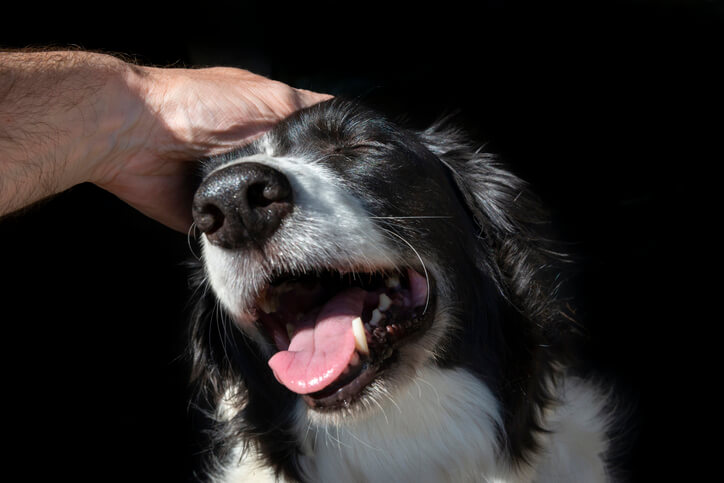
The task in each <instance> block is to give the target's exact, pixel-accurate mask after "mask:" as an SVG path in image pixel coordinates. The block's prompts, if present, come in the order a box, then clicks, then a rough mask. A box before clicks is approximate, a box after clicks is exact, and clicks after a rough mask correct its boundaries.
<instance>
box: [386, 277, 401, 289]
mask: <svg viewBox="0 0 724 483" xmlns="http://www.w3.org/2000/svg"><path fill="white" fill-rule="evenodd" d="M385 285H387V288H399V287H400V279H399V278H397V277H396V276H394V275H392V276H390V277H388V278H387V280H385Z"/></svg>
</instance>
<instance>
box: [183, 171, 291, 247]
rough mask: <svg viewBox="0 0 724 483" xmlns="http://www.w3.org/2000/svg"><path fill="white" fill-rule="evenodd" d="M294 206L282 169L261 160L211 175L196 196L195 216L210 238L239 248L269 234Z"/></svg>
mask: <svg viewBox="0 0 724 483" xmlns="http://www.w3.org/2000/svg"><path fill="white" fill-rule="evenodd" d="M292 208H293V202H292V188H291V185H290V184H289V180H288V179H287V178H286V176H284V174H283V173H281V172H279V171H277V170H276V169H274V168H271V167H269V166H266V165H263V164H259V163H252V162H247V163H239V164H234V165H231V166H228V167H226V168H222V169H220V170H218V171H215V172H214V173H212V174H211V175H210V176H208V177H207V178H206V179H205V180H204V181H203V182H202V183H201V185H200V186H199V188H198V190H197V191H196V195H195V196H194V202H193V208H192V210H193V217H194V221H195V222H196V226H197V228H198V229H199V230H201V231H202V232H204V233H205V234H206V237H207V239H208V240H209V241H210V242H211V243H213V244H215V245H218V246H221V247H224V248H240V247H243V246H245V245H247V244H248V243H249V242H255V243H261V242H263V241H264V240H266V239H267V238H269V237H270V236H271V235H272V234H273V233H274V232H275V231H276V229H277V228H278V227H279V225H280V224H281V222H282V220H283V219H284V217H285V216H287V215H288V214H289V213H290V212H291V211H292Z"/></svg>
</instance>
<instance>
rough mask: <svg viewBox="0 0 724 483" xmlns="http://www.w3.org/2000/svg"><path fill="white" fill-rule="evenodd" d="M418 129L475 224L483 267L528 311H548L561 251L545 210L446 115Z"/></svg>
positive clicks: (535, 314) (530, 313)
mask: <svg viewBox="0 0 724 483" xmlns="http://www.w3.org/2000/svg"><path fill="white" fill-rule="evenodd" d="M418 135H419V138H420V140H421V142H422V143H423V144H424V145H425V146H426V147H427V149H429V150H430V151H431V152H432V153H433V154H434V155H436V156H437V158H438V159H439V160H440V161H441V162H442V163H443V164H444V165H445V166H446V167H447V168H448V169H449V172H450V175H451V177H452V179H453V181H454V183H455V185H456V188H457V189H458V190H459V193H460V195H461V197H462V199H463V200H464V202H465V204H466V205H467V208H468V209H469V212H470V214H471V216H472V217H473V219H474V221H475V224H476V226H477V227H478V230H479V232H478V233H477V234H476V236H477V239H478V241H479V243H480V244H481V249H482V257H483V259H485V260H486V261H487V263H486V266H485V267H483V268H484V269H485V270H486V271H487V272H488V273H489V275H491V276H492V277H493V278H494V279H496V281H497V282H498V283H499V284H500V285H501V287H502V290H503V293H505V294H506V296H507V297H508V298H509V299H510V300H511V301H517V302H518V303H516V304H515V305H517V306H519V308H520V309H522V310H523V311H524V312H527V315H528V316H529V317H535V318H537V319H538V320H540V317H541V316H544V317H550V316H552V315H553V314H551V313H547V314H543V313H542V312H548V311H550V310H551V304H550V303H548V302H550V301H551V300H552V299H553V298H555V297H553V292H555V291H556V290H557V288H558V287H557V284H556V283H555V282H553V279H555V278H557V276H558V275H559V272H558V271H557V268H556V267H559V266H560V263H559V262H561V261H564V260H565V259H566V256H565V255H564V254H563V253H562V251H561V250H559V248H558V247H557V245H556V243H555V242H553V241H552V237H550V235H549V233H548V232H549V230H550V224H549V221H548V220H549V217H548V213H547V212H546V211H545V210H544V209H543V207H542V206H543V205H542V203H541V202H540V201H539V199H538V198H537V196H536V195H535V194H534V193H533V192H532V190H531V189H530V186H529V185H528V183H526V182H525V181H523V180H522V179H520V178H518V177H517V176H516V175H514V174H513V173H512V172H511V171H509V170H508V169H506V168H505V167H504V166H503V164H502V163H501V162H500V161H499V160H498V159H497V157H496V156H495V155H493V154H490V153H487V152H484V151H483V149H482V148H479V147H476V146H475V145H474V144H473V143H472V142H471V140H470V138H469V137H468V136H467V134H466V133H465V132H463V131H462V130H460V129H458V128H457V127H455V126H451V125H450V123H449V120H443V121H441V122H438V123H436V124H434V125H433V126H431V127H430V128H428V129H426V130H425V131H422V132H419V133H418ZM490 272H493V273H490ZM532 292H535V293H532ZM536 301H537V302H539V303H535V302H536ZM531 302H532V303H531ZM520 305H527V307H521V306H520ZM554 311H555V309H554Z"/></svg>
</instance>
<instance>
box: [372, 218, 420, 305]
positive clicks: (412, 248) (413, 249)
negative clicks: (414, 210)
mask: <svg viewBox="0 0 724 483" xmlns="http://www.w3.org/2000/svg"><path fill="white" fill-rule="evenodd" d="M383 230H384V231H385V232H387V233H389V234H390V235H394V236H395V237H397V238H399V239H400V240H402V241H403V242H404V243H405V244H406V245H407V246H408V247H410V249H411V250H412V251H413V252H415V255H416V256H417V259H418V260H420V264H421V265H422V271H423V272H424V275H425V282H426V283H427V296H426V300H425V308H424V309H423V311H422V313H423V314H425V313H427V308H428V307H429V306H430V291H431V289H430V274H429V273H428V272H427V267H426V266H425V260H423V259H422V257H421V256H420V253H419V252H418V251H417V250H416V249H415V247H413V246H412V244H411V243H410V242H408V241H407V240H405V239H404V238H403V237H402V236H400V235H398V234H397V233H395V232H394V231H392V230H388V229H386V228H383Z"/></svg>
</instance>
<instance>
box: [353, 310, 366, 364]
mask: <svg viewBox="0 0 724 483" xmlns="http://www.w3.org/2000/svg"><path fill="white" fill-rule="evenodd" d="M352 331H353V332H354V346H355V348H356V349H357V351H359V353H360V354H364V355H368V354H369V353H370V349H369V347H368V346H367V334H365V327H364V324H363V323H362V318H361V317H357V318H356V319H354V320H353V321H352Z"/></svg>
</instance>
